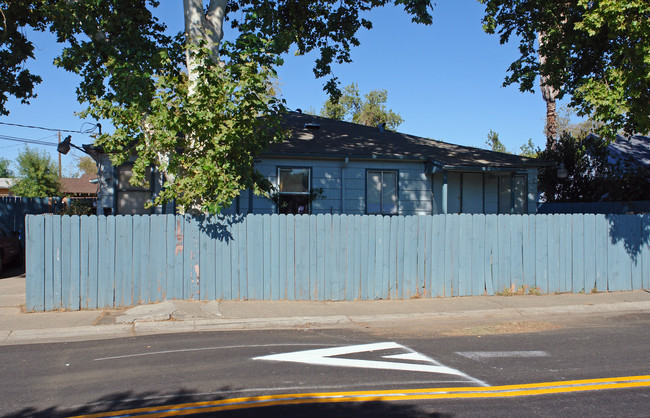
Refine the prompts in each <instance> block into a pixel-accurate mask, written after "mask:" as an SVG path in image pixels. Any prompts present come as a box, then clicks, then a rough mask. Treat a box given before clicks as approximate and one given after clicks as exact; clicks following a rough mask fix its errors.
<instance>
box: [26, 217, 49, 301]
mask: <svg viewBox="0 0 650 418" xmlns="http://www.w3.org/2000/svg"><path fill="white" fill-rule="evenodd" d="M25 231H26V233H27V236H26V239H25V243H26V248H25V273H26V274H25V275H26V277H27V278H26V280H25V281H26V283H25V306H26V309H27V311H28V312H33V311H44V310H45V218H44V217H42V216H28V217H27V219H26V228H25Z"/></svg>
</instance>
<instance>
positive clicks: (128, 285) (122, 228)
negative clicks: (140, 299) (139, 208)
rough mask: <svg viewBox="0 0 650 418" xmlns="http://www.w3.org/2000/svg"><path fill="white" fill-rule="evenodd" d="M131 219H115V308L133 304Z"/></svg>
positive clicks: (123, 217)
mask: <svg viewBox="0 0 650 418" xmlns="http://www.w3.org/2000/svg"><path fill="white" fill-rule="evenodd" d="M132 232H133V218H132V217H131V216H117V217H116V218H115V234H116V239H117V243H118V244H117V246H116V248H115V276H116V277H115V306H130V305H132V304H133V275H132V272H131V268H132V267H131V266H132V265H133V259H132V257H133V235H132Z"/></svg>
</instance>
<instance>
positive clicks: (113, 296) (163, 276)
mask: <svg viewBox="0 0 650 418" xmlns="http://www.w3.org/2000/svg"><path fill="white" fill-rule="evenodd" d="M649 235H650V216H648V215H611V216H605V215H523V216H521V215H498V216H497V215H435V216H407V217H403V216H394V217H382V216H347V215H302V216H293V215H286V216H285V215H249V216H247V217H243V218H228V217H226V218H209V219H196V218H190V217H183V216H174V215H151V216H111V217H105V216H99V217H97V216H91V217H87V216H82V217H78V216H72V217H69V216H57V215H40V216H28V217H27V309H28V310H30V311H32V310H52V309H60V308H66V309H80V308H105V307H114V306H115V307H117V306H131V305H136V304H140V303H149V302H156V301H162V300H166V299H195V300H217V299H225V300H232V299H256V300H358V299H360V300H368V299H389V298H390V299H409V298H413V297H448V296H465V295H484V294H487V295H492V294H495V293H496V292H500V291H503V290H504V288H508V289H513V288H514V289H516V288H518V287H519V286H522V285H527V286H529V287H539V288H540V289H541V291H542V292H544V293H553V292H582V291H585V292H590V291H592V289H594V288H595V289H597V290H598V291H607V290H610V291H611V290H631V289H641V288H646V289H647V288H650V246H649V245H648V242H649Z"/></svg>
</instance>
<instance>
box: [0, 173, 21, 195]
mask: <svg viewBox="0 0 650 418" xmlns="http://www.w3.org/2000/svg"><path fill="white" fill-rule="evenodd" d="M16 181H18V179H15V178H6V177H3V178H0V196H9V192H10V191H11V188H12V187H13V185H14V184H16Z"/></svg>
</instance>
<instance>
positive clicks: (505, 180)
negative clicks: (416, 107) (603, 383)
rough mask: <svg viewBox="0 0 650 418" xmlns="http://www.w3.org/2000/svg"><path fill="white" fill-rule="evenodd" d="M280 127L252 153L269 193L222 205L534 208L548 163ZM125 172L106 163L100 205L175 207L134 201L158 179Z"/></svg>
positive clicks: (319, 124)
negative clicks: (140, 183)
mask: <svg viewBox="0 0 650 418" xmlns="http://www.w3.org/2000/svg"><path fill="white" fill-rule="evenodd" d="M285 125H286V126H287V127H288V128H290V134H289V137H288V138H287V140H285V141H284V142H283V143H281V144H276V145H273V146H271V147H270V148H269V150H268V151H266V152H264V153H263V154H262V155H260V156H259V158H258V159H257V160H256V167H257V169H258V170H259V171H260V172H261V173H262V174H263V175H265V176H266V177H267V178H268V179H269V180H270V181H271V182H272V183H273V184H274V185H275V187H276V195H275V199H274V201H272V200H269V199H268V198H266V197H262V196H254V195H253V193H252V192H247V191H246V192H242V194H241V195H240V196H239V197H238V198H237V199H236V200H235V202H233V204H232V205H231V207H230V208H228V209H226V210H225V213H243V214H246V213H259V214H267V213H268V214H271V213H313V214H319V213H336V214H354V215H356V214H359V215H361V214H384V215H429V214H440V213H486V214H488V213H508V214H510V213H521V214H523V213H535V211H536V208H537V198H538V192H537V172H538V169H539V168H542V167H546V166H548V165H549V164H547V163H544V162H541V161H539V160H535V159H532V158H526V157H521V156H517V155H512V154H505V153H499V152H494V151H488V150H484V149H479V148H473V147H465V146H461V145H454V144H449V143H446V142H441V141H434V140H431V139H426V138H420V137H416V136H412V135H406V134H401V133H397V132H389V131H386V130H384V129H381V128H375V127H368V126H364V125H358V124H354V123H349V122H341V121H337V120H332V119H327V118H322V117H318V116H312V115H307V114H303V113H297V112H290V113H289V114H288V115H287V116H286V118H285ZM107 172H110V170H107ZM129 177H130V167H129V166H128V165H127V166H123V167H119V168H118V169H117V170H115V169H114V170H113V174H112V179H113V180H112V181H107V185H108V186H109V187H108V188H107V190H106V193H103V194H102V196H101V198H100V204H99V206H101V207H105V208H110V210H111V211H113V213H118V214H124V213H173V206H172V205H168V206H167V207H165V208H161V207H158V208H153V209H151V210H150V211H148V210H144V209H139V208H141V207H142V205H141V203H144V201H146V200H148V199H150V198H151V196H152V195H155V193H157V191H158V190H160V188H161V187H162V181H161V178H162V176H161V175H160V173H156V172H155V170H154V172H152V173H151V176H150V178H151V181H150V184H151V187H150V188H148V189H146V190H145V189H138V190H135V189H133V188H130V186H129V185H128V178H129ZM136 202H137V205H138V208H136V205H135V203H136ZM132 203H133V204H132ZM99 210H101V209H99Z"/></svg>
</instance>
